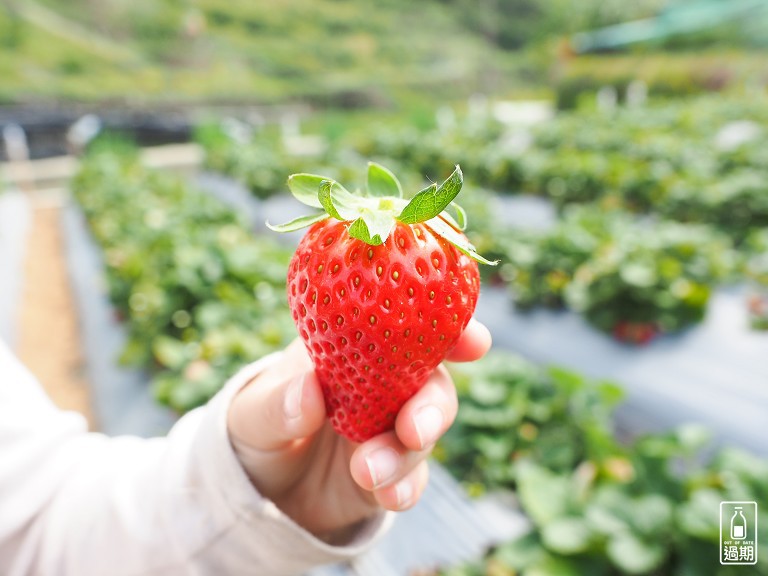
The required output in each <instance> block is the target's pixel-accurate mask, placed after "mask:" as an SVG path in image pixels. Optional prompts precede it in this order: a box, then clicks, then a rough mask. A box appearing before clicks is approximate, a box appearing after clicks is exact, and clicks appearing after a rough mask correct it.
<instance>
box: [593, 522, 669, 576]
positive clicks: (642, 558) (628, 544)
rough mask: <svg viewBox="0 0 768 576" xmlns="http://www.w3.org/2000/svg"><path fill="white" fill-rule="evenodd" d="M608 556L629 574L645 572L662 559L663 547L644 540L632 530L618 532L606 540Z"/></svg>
mask: <svg viewBox="0 0 768 576" xmlns="http://www.w3.org/2000/svg"><path fill="white" fill-rule="evenodd" d="M607 552H608V557H609V558H610V559H611V561H612V562H613V563H614V564H615V565H616V566H618V567H619V568H620V569H622V570H623V571H624V572H628V573H629V574H646V573H648V572H650V571H652V570H653V569H655V568H658V567H659V565H660V564H661V563H662V562H663V561H664V548H663V547H662V546H661V545H659V544H656V543H650V542H646V541H645V540H642V539H640V538H638V537H637V536H636V535H635V534H633V533H632V532H620V533H619V534H616V535H615V536H614V537H613V538H611V539H610V541H609V542H608V547H607Z"/></svg>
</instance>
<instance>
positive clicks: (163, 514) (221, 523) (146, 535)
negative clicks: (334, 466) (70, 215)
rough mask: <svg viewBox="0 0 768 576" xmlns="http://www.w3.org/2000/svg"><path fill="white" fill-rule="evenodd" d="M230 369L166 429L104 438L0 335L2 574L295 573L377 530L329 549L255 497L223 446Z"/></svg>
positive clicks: (353, 548)
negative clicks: (59, 400) (47, 388)
mask: <svg viewBox="0 0 768 576" xmlns="http://www.w3.org/2000/svg"><path fill="white" fill-rule="evenodd" d="M269 361H270V358H265V359H263V360H262V361H260V362H256V363H255V364H252V365H250V366H248V367H246V368H245V369H244V370H243V371H241V372H240V373H239V374H237V375H236V376H235V377H233V378H232V380H230V382H229V383H228V384H227V385H226V386H225V387H224V389H223V390H222V391H221V392H220V393H219V394H218V395H217V396H216V397H215V398H214V399H213V400H212V401H211V402H210V403H209V404H208V405H206V406H205V407H203V408H199V409H197V410H194V411H192V412H190V413H189V414H187V415H186V416H184V417H183V418H181V420H179V422H178V423H177V424H176V426H174V428H173V429H172V430H171V432H170V433H169V435H168V436H167V437H163V438H154V439H150V440H146V439H140V438H134V437H116V438H108V437H106V436H104V435H101V434H95V433H88V432H87V431H86V424H85V421H84V419H83V418H82V417H81V416H79V415H77V414H74V413H68V412H62V411H60V410H58V409H57V408H55V407H54V406H53V405H52V404H51V402H50V401H49V400H48V399H47V397H46V396H45V395H44V393H43V392H42V390H41V389H40V387H39V385H38V383H37V381H36V380H35V379H34V377H33V376H32V375H31V374H30V373H29V372H28V371H27V370H26V369H24V368H23V367H22V366H21V364H20V363H19V362H18V361H17V360H16V359H15V358H14V357H13V356H12V355H11V354H10V352H9V351H8V350H7V349H5V348H4V346H3V344H2V343H0V574H4V575H8V576H17V575H18V576H20V575H28V574H56V575H77V576H90V575H94V576H96V575H98V576H102V575H104V574H110V575H112V576H122V575H125V576H129V575H130V576H133V575H138V574H141V575H176V574H179V575H182V574H184V575H187V574H195V575H205V574H212V575H213V574H216V575H218V574H237V575H240V574H244V575H245V574H258V575H263V576H270V575H278V574H280V575H282V574H286V575H288V574H300V573H302V572H304V571H306V570H308V569H309V568H311V567H313V566H317V565H320V564H328V563H333V562H340V561H344V560H347V559H350V558H352V557H354V556H356V555H358V554H359V553H361V552H362V551H363V550H364V549H367V548H368V547H369V546H370V545H371V543H372V542H373V541H374V540H375V539H376V537H377V536H378V535H379V534H380V533H382V532H383V531H384V530H385V529H386V525H387V524H389V520H390V517H391V516H390V515H388V514H382V515H380V516H378V517H376V518H375V519H373V520H372V521H370V522H368V523H367V524H366V525H365V526H364V527H363V528H361V530H360V532H359V533H358V534H357V535H356V537H355V539H354V541H353V542H351V543H350V544H349V545H347V546H344V547H334V546H330V545H328V544H325V543H324V542H322V541H320V540H318V539H317V538H315V537H313V536H312V535H311V534H310V533H308V532H307V531H305V530H303V529H302V528H301V527H300V526H298V525H297V524H296V523H294V522H293V521H291V520H290V519H289V518H288V517H287V516H285V515H284V514H282V513H281V512H280V511H279V510H278V509H277V507H276V506H275V505H274V504H273V503H272V502H270V501H269V500H266V499H264V498H262V497H260V496H259V494H258V493H257V492H256V491H255V490H254V488H253V486H252V485H251V483H250V482H249V481H248V478H247V476H246V474H245V472H244V470H243V469H242V467H241V466H240V464H239V462H238V460H237V459H236V457H235V454H234V452H233V450H232V447H231V445H230V443H229V438H228V436H227V428H226V412H227V409H228V407H229V403H230V401H231V399H232V397H233V396H234V394H235V393H236V392H237V391H238V390H239V389H240V388H241V387H242V386H243V385H244V384H245V383H246V382H247V381H248V380H250V379H251V378H252V377H253V376H254V375H255V374H256V373H258V371H259V370H261V369H262V368H263V366H264V365H265V363H266V362H269Z"/></svg>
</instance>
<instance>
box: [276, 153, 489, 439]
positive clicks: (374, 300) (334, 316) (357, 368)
mask: <svg viewBox="0 0 768 576" xmlns="http://www.w3.org/2000/svg"><path fill="white" fill-rule="evenodd" d="M462 184H463V176H462V173H461V170H460V168H459V167H458V166H457V167H456V170H455V171H454V172H453V174H451V176H450V177H449V178H448V179H446V180H445V182H443V183H442V184H441V185H440V186H439V187H438V186H437V185H435V184H432V185H431V186H429V187H427V188H425V189H424V190H422V191H421V192H418V193H417V194H416V195H415V196H414V197H413V198H412V199H411V200H410V201H407V200H404V199H403V198H402V188H401V186H400V183H399V182H398V180H397V178H395V176H394V175H393V174H392V173H391V172H390V171H389V170H387V169H386V168H384V167H383V166H381V165H379V164H375V163H370V164H369V165H368V180H367V187H366V191H365V192H360V191H358V192H357V193H356V194H352V193H350V192H348V191H347V190H346V189H345V188H344V187H343V186H341V185H340V184H339V183H338V182H336V181H334V180H332V179H330V178H324V177H322V176H316V175H312V174H294V175H293V176H291V177H290V178H289V179H288V185H289V188H290V189H291V192H292V193H293V194H294V196H295V197H296V198H297V199H299V200H300V201H302V202H303V203H305V204H307V205H309V206H313V207H315V208H322V209H323V211H322V212H318V213H316V214H313V215H311V216H303V217H301V218H298V219H296V220H294V221H292V222H289V223H287V224H283V225H279V226H272V225H269V224H268V226H269V227H270V228H271V229H273V230H276V231H281V232H284V231H292V230H297V229H300V228H303V227H306V226H310V228H309V230H308V231H307V233H306V234H305V236H304V237H303V239H302V240H301V242H300V243H299V246H298V248H297V249H296V252H295V254H294V256H293V258H292V260H291V262H290V264H289V268H288V303H289V306H290V309H291V313H292V315H293V319H294V321H295V323H296V327H297V329H298V331H299V335H300V336H301V338H302V340H303V341H304V343H305V344H306V346H307V350H308V351H309V354H310V356H311V357H312V360H313V362H314V365H315V369H316V373H317V377H318V380H319V382H320V385H321V386H322V389H323V393H324V396H325V402H326V407H327V411H328V417H329V418H330V421H331V423H332V425H333V427H334V428H335V430H336V431H337V432H339V433H340V434H342V435H343V436H345V437H347V438H349V439H351V440H353V441H355V442H362V441H365V440H367V439H369V438H371V437H373V436H375V435H377V434H380V433H381V432H384V431H386V430H390V429H391V428H393V426H394V421H395V417H396V416H397V413H398V412H399V410H400V408H401V407H402V406H403V404H404V403H405V402H406V401H407V400H408V399H409V398H410V397H411V396H413V395H414V394H415V393H416V391H417V390H418V389H419V388H420V387H421V386H422V385H423V384H424V383H425V382H426V380H427V379H428V378H429V375H430V374H431V372H432V370H434V368H435V367H436V366H437V365H438V364H439V363H440V362H442V361H443V359H444V358H445V357H446V355H447V354H448V352H450V350H451V349H452V348H453V347H454V346H455V344H456V342H457V340H458V339H459V336H460V335H461V333H462V331H463V330H464V328H465V327H466V326H467V323H468V322H469V320H470V318H471V317H472V314H473V312H474V310H475V305H476V304H477V298H478V295H479V290H480V278H479V274H478V267H477V261H479V262H484V263H488V264H493V263H492V262H488V261H487V260H485V259H484V258H483V257H481V256H480V255H478V254H477V253H476V252H475V249H474V248H473V246H472V245H471V244H470V243H469V242H468V240H467V239H466V237H465V236H464V235H463V234H462V233H461V232H460V230H461V229H462V225H463V224H464V222H465V215H464V212H463V210H462V209H461V208H460V207H458V206H457V205H456V204H455V203H453V199H454V198H455V197H456V195H457V194H458V193H459V191H460V190H461V187H462ZM449 206H450V207H452V208H453V209H454V212H455V214H456V218H454V217H452V216H451V215H449V214H448V213H447V212H446V211H445V210H446V209H447V208H448V207H449Z"/></svg>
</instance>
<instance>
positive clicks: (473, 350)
mask: <svg viewBox="0 0 768 576" xmlns="http://www.w3.org/2000/svg"><path fill="white" fill-rule="evenodd" d="M490 348H491V333H490V332H489V331H488V328H486V327H485V325H484V324H481V323H480V322H479V321H478V320H475V319H474V318H472V319H471V320H470V321H469V324H467V327H466V328H465V329H464V332H462V333H461V336H460V337H459V341H458V342H456V346H454V348H453V350H451V352H450V353H449V354H448V356H447V358H446V360H449V361H451V362H474V361H475V360H479V359H480V358H482V357H483V356H485V354H486V352H488V350H489V349H490Z"/></svg>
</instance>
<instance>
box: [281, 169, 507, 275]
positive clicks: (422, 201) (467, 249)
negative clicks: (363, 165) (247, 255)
mask: <svg viewBox="0 0 768 576" xmlns="http://www.w3.org/2000/svg"><path fill="white" fill-rule="evenodd" d="M463 184H464V176H463V174H462V173H461V168H459V166H456V169H455V170H454V171H453V173H452V174H451V175H450V176H449V177H448V178H447V179H446V180H445V181H444V182H443V183H442V184H440V185H439V186H438V185H437V184H431V185H429V186H428V187H427V188H425V189H424V190H421V191H420V192H418V193H417V194H416V195H414V196H413V198H411V199H410V200H406V199H404V198H403V189H402V186H400V182H399V181H398V179H397V177H396V176H395V175H394V174H393V173H392V172H391V171H389V170H388V169H387V168H385V167H384V166H381V165H380V164H376V163H375V162H369V163H368V179H367V182H366V189H365V190H364V191H360V190H359V191H356V192H355V193H352V192H349V191H348V190H347V189H346V188H344V186H342V185H341V184H339V183H338V182H336V181H335V180H333V179H331V178H326V177H323V176H317V175H315V174H293V175H291V176H290V177H289V178H288V188H290V190H291V193H292V194H293V195H294V196H295V197H296V199H297V200H299V202H301V203H303V204H306V205H307V206H311V207H312V208H320V209H321V210H322V211H320V212H316V213H314V214H310V215H307V216H301V217H299V218H296V219H294V220H291V221H290V222H286V223H285V224H278V225H272V224H270V223H269V222H267V227H268V228H269V229H270V230H274V231H275V232H293V231H295V230H300V229H302V228H306V227H308V226H311V225H312V224H314V223H315V222H320V221H321V220H325V219H326V218H335V219H337V220H341V221H344V222H350V225H349V235H350V236H352V237H353V238H357V239H358V240H362V241H363V242H366V243H367V244H371V245H374V246H376V245H378V244H383V243H384V242H385V241H386V239H387V238H388V237H389V234H390V233H391V232H392V230H393V229H394V227H395V224H396V223H397V222H398V221H399V222H402V223H403V224H417V223H420V222H423V223H424V224H426V225H427V226H429V227H430V228H431V229H432V230H433V231H434V232H435V233H436V234H438V235H439V236H442V237H443V238H444V239H446V240H447V241H448V242H450V243H451V244H453V245H454V246H456V248H458V249H459V250H460V251H462V252H463V253H464V254H466V255H467V256H469V257H471V258H473V259H474V260H477V261H478V262H481V263H483V264H491V265H495V264H496V262H492V261H490V260H487V259H485V258H483V257H482V256H480V254H478V253H477V251H476V250H475V248H474V246H472V244H470V242H469V241H468V240H467V239H466V237H465V236H464V235H463V234H462V233H461V232H460V231H461V230H464V229H465V228H466V222H467V218H466V213H465V212H464V210H463V209H462V208H461V207H460V206H459V205H458V204H456V203H455V202H454V201H453V199H454V198H456V196H457V195H458V193H459V192H460V191H461V187H462V185H463ZM449 208H450V209H452V210H453V214H454V215H451V214H450V213H449V211H448V209H449Z"/></svg>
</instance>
